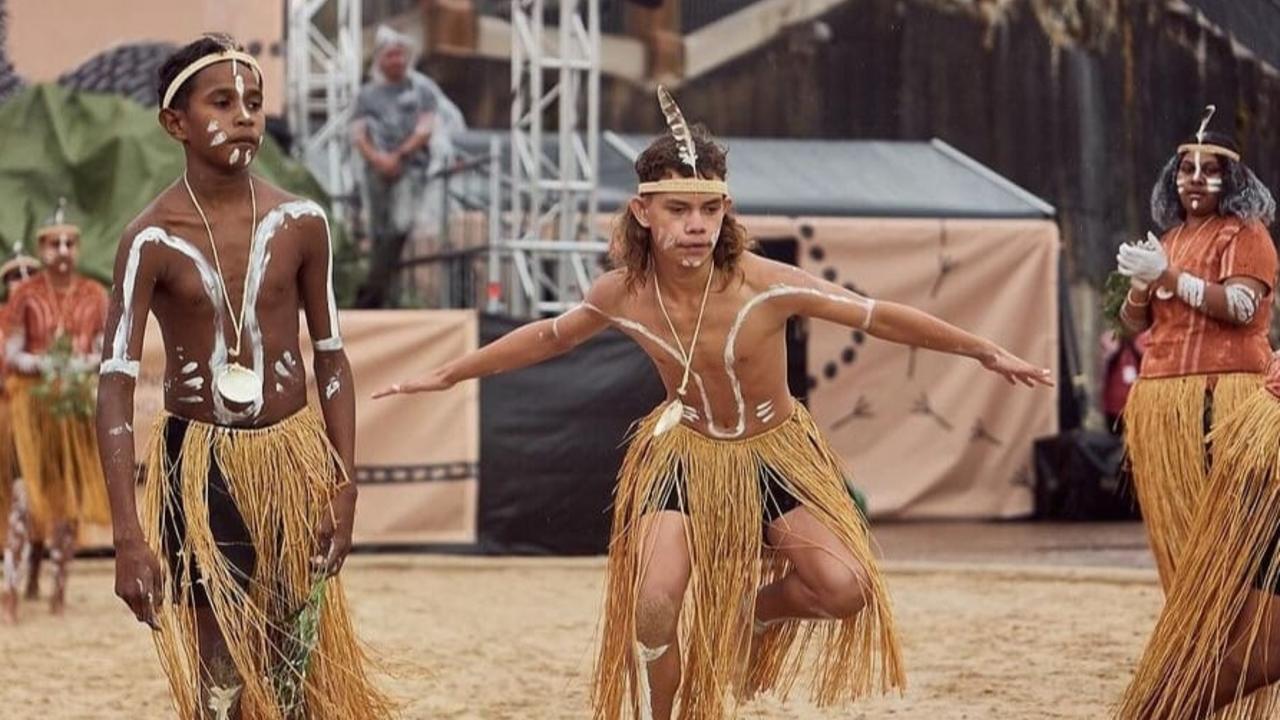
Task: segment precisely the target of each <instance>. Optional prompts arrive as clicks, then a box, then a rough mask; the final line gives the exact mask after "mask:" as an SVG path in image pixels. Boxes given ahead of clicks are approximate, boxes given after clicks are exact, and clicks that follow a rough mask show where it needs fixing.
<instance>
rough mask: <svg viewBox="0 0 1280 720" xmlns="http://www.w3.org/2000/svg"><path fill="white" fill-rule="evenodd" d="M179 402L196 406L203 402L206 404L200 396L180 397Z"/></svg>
mask: <svg viewBox="0 0 1280 720" xmlns="http://www.w3.org/2000/svg"><path fill="white" fill-rule="evenodd" d="M178 402H180V403H188V404H191V405H194V404H196V403H202V402H204V399H203V398H201V397H200V396H199V395H188V396H186V397H180V398H178Z"/></svg>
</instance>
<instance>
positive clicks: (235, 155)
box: [227, 148, 240, 165]
mask: <svg viewBox="0 0 1280 720" xmlns="http://www.w3.org/2000/svg"><path fill="white" fill-rule="evenodd" d="M239 161H240V148H231V159H230V160H228V161H227V162H228V163H229V164H231V165H235V164H236V163H237V162H239Z"/></svg>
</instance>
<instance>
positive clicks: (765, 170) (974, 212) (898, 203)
mask: <svg viewBox="0 0 1280 720" xmlns="http://www.w3.org/2000/svg"><path fill="white" fill-rule="evenodd" d="M495 135H497V136H498V137H499V140H500V142H501V146H502V153H503V155H504V156H505V155H507V152H508V146H509V141H508V136H507V134H505V133H495V132H493V131H472V132H468V133H465V134H464V135H463V136H462V137H461V138H460V139H459V141H458V143H457V144H458V145H459V146H460V147H462V148H463V149H465V150H466V151H467V152H469V153H473V154H476V155H482V154H484V153H486V152H488V147H489V139H490V138H492V137H494V136H495ZM650 140H651V137H649V136H642V135H617V134H613V133H605V134H604V136H603V137H602V138H601V142H600V189H599V207H600V210H601V211H604V212H612V211H615V210H617V209H619V208H620V207H622V206H623V204H625V203H626V201H627V200H628V199H629V198H630V197H631V196H632V194H633V193H634V192H635V170H634V168H633V160H632V158H633V157H634V154H635V153H638V152H639V151H640V150H642V149H643V148H644V147H645V146H646V145H648V144H649V142H650ZM718 141H719V142H720V143H721V144H723V145H724V146H725V147H727V148H728V150H729V188H730V191H731V192H732V193H733V199H734V204H735V206H736V208H737V211H738V213H739V214H740V215H784V216H801V215H808V216H818V217H945V218H1045V217H1051V216H1053V215H1054V214H1055V211H1054V208H1053V207H1052V206H1051V205H1049V204H1048V203H1046V202H1044V201H1043V200H1040V199H1039V198H1037V197H1035V196H1034V195H1032V194H1031V193H1030V192H1028V191H1026V190H1024V189H1022V188H1020V187H1018V186H1017V185H1015V184H1013V183H1012V182H1010V181H1009V180H1007V179H1005V178H1003V177H1001V176H1000V175H999V174H997V173H996V172H995V171H993V170H991V169H990V168H987V167H986V166H984V165H982V164H981V163H979V162H977V161H976V160H973V159H972V158H969V157H968V156H966V155H964V154H963V153H961V152H960V151H959V150H956V149H955V148H953V147H951V146H950V145H947V144H946V143H945V142H942V141H941V140H932V141H929V142H900V141H886V140H779V139H764V138H719V139H718ZM544 147H545V148H546V152H547V153H548V154H549V156H550V157H556V154H557V150H556V147H557V143H556V142H555V139H554V136H553V137H552V138H551V139H549V140H547V141H546V142H545V143H544ZM506 163H507V160H505V159H504V162H503V168H504V169H505V168H506V167H508V165H507V164H506Z"/></svg>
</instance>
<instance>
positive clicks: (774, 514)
mask: <svg viewBox="0 0 1280 720" xmlns="http://www.w3.org/2000/svg"><path fill="white" fill-rule="evenodd" d="M781 479H782V475H781V474H780V473H779V472H778V471H777V470H774V469H773V468H771V467H763V468H761V469H760V473H759V481H760V498H761V500H762V502H763V503H764V508H763V510H762V517H761V519H760V522H761V524H762V525H768V524H770V523H772V522H773V521H774V520H777V519H778V518H780V517H782V516H783V515H786V514H787V513H789V512H791V511H792V510H795V509H796V508H798V507H800V501H799V500H797V499H796V497H795V496H794V495H792V494H791V493H789V492H787V489H786V488H785V487H783V485H782V480H781ZM686 482H687V481H686V479H685V473H684V468H683V467H681V466H677V468H676V482H675V487H673V488H672V489H671V492H670V493H668V494H667V501H666V502H665V503H663V505H662V509H663V510H674V511H676V512H681V513H685V514H686V515H687V514H688V510H686V509H685V507H684V498H685V496H686V495H687V493H686V490H685V484H686Z"/></svg>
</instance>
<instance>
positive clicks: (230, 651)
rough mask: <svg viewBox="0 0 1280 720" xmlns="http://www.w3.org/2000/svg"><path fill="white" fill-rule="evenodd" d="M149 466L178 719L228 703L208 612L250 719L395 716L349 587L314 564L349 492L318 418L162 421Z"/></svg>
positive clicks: (162, 617)
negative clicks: (325, 524)
mask: <svg viewBox="0 0 1280 720" xmlns="http://www.w3.org/2000/svg"><path fill="white" fill-rule="evenodd" d="M147 458H148V459H147V464H146V488H145V491H144V500H143V508H142V511H141V514H142V518H143V527H144V529H145V531H146V533H147V541H148V543H149V544H150V546H151V548H152V549H153V550H154V551H155V552H156V553H157V555H158V556H159V557H160V558H161V568H162V573H163V587H164V601H163V603H162V606H161V610H160V612H159V614H158V620H159V625H160V629H159V631H157V632H156V633H155V634H154V638H155V643H156V649H157V651H158V653H159V656H160V662H161V664H162V665H163V666H164V670H165V672H166V674H167V675H168V678H169V687H170V690H171V691H172V693H173V698H174V704H175V705H176V706H177V710H178V714H179V717H180V718H182V719H183V720H196V718H203V717H205V714H203V712H204V710H206V709H208V707H209V705H210V704H211V703H215V702H220V701H221V702H227V699H226V698H227V692H228V690H227V688H225V687H224V688H221V689H220V690H219V692H221V693H222V695H221V696H219V695H218V692H212V690H211V688H209V687H207V686H208V685H209V683H208V682H207V678H208V674H209V670H210V669H209V668H205V667H202V666H201V661H200V657H199V655H198V653H197V643H196V639H197V624H196V615H197V612H201V613H204V614H208V613H212V615H213V616H214V618H215V619H216V623H217V627H218V628H219V630H220V631H221V636H222V638H223V639H224V640H225V643H226V648H227V653H226V654H227V656H229V659H230V661H231V663H232V664H233V665H234V674H235V675H236V676H238V679H237V680H236V682H237V683H238V684H239V688H238V689H235V690H234V691H232V692H234V693H235V695H236V698H235V699H236V701H237V702H238V703H239V707H240V710H241V712H242V713H243V717H245V718H255V720H291V719H292V718H308V720H366V719H372V718H386V717H390V716H391V714H392V707H391V705H390V703H389V702H388V701H387V699H386V698H385V697H384V696H383V695H382V694H381V693H380V692H379V691H378V690H377V689H375V687H374V686H373V684H372V682H371V681H370V678H369V676H368V673H367V670H366V666H367V664H368V660H367V658H366V656H365V651H364V649H363V647H362V646H361V645H360V644H359V642H358V641H357V639H356V635H355V631H354V629H353V627H352V623H351V618H350V613H349V611H348V608H347V601H346V599H345V597H344V594H343V591H342V586H341V583H340V582H339V581H338V579H337V578H330V579H324V578H322V577H319V576H317V574H316V573H315V571H314V570H313V568H312V565H311V558H312V557H313V556H314V555H315V553H316V549H315V547H314V535H313V533H314V532H315V529H316V528H317V526H318V525H319V524H320V522H321V520H322V518H323V517H324V514H325V513H327V512H329V502H330V499H331V498H332V497H333V496H334V494H335V492H336V491H337V490H338V489H339V488H340V487H341V484H342V482H344V481H345V480H344V476H343V474H342V473H341V470H340V468H341V461H340V460H339V459H338V457H337V454H336V453H335V452H334V450H333V449H332V446H331V445H330V444H329V441H328V439H327V438H326V436H325V434H324V426H323V423H322V421H321V420H320V418H319V417H318V416H317V415H316V414H315V413H314V412H313V411H311V410H310V409H304V410H302V411H301V412H299V413H297V414H296V415H294V416H292V417H290V418H288V419H286V420H283V421H281V422H279V423H277V424H275V425H271V426H269V427H265V428H255V429H238V428H228V427H222V426H218V425H210V424H206V423H201V422H195V421H190V420H185V419H182V418H177V417H174V416H169V415H164V414H162V415H161V416H160V417H159V418H157V421H156V425H155V427H154V430H153V434H152V438H151V445H150V450H149V452H148V454H147ZM202 679H204V680H205V681H202ZM220 698H221V699H220Z"/></svg>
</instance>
